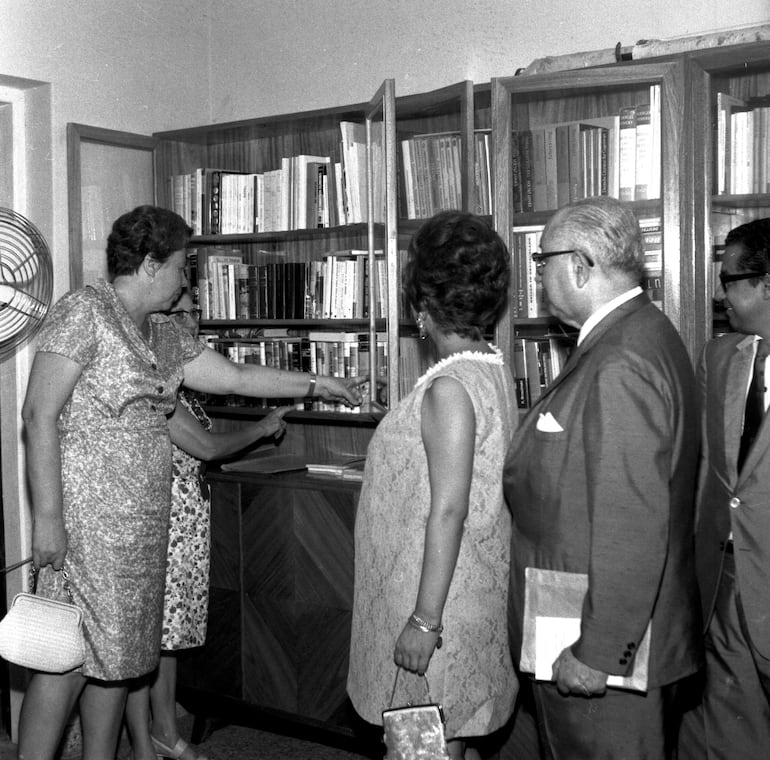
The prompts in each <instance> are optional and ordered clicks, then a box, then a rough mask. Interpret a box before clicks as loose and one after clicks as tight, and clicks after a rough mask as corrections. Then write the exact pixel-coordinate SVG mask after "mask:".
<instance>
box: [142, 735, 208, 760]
mask: <svg viewBox="0 0 770 760" xmlns="http://www.w3.org/2000/svg"><path fill="white" fill-rule="evenodd" d="M150 738H151V739H152V746H153V747H154V748H155V753H156V754H157V756H158V760H162V758H164V757H165V758H168V760H208V758H207V757H206V755H199V754H198V753H197V752H196V751H195V750H194V749H193V748H192V747H191V746H190V745H189V744H188V743H187V742H186V741H185V740H184V739H182V737H181V736H180V737H179V739H177V740H176V744H175V745H174V746H173V747H168V746H166V745H165V744H164V743H163V742H161V741H158V740H157V739H156V738H155V737H154V736H151V737H150Z"/></svg>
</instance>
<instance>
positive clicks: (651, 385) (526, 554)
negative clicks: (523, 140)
mask: <svg viewBox="0 0 770 760" xmlns="http://www.w3.org/2000/svg"><path fill="white" fill-rule="evenodd" d="M541 249H542V253H539V254H535V255H534V256H533V259H534V260H535V261H536V262H537V266H538V271H539V276H540V279H541V282H542V286H543V290H544V295H545V298H546V301H547V303H548V305H549V310H550V312H551V313H552V314H553V315H554V316H556V317H558V318H559V319H560V320H561V321H563V322H565V323H566V324H568V325H572V326H574V327H577V328H579V329H580V333H579V337H578V344H577V346H576V348H575V349H574V350H573V353H572V355H571V356H570V358H569V360H568V361H567V363H566V365H565V367H564V369H563V370H562V372H561V374H560V375H559V376H558V377H557V378H556V379H555V380H554V381H553V383H552V384H551V385H550V386H549V387H548V388H547V389H546V390H545V392H544V393H543V395H542V396H541V398H540V399H539V400H538V402H537V403H536V404H535V405H534V406H533V408H532V409H531V410H530V412H529V413H528V415H527V416H526V417H525V419H524V420H523V422H522V424H521V425H520V427H519V430H518V431H517V433H516V436H515V438H514V440H513V441H512V443H511V447H510V450H509V452H508V457H507V461H506V467H505V475H504V477H505V492H506V497H507V499H508V502H509V505H510V507H511V510H512V512H513V518H514V520H513V522H514V528H513V537H512V553H511V586H510V599H509V626H510V635H511V646H512V650H513V657H514V662H519V661H520V655H521V647H522V620H523V608H524V602H525V568H527V567H534V568H544V569H547V570H559V571H567V572H570V573H580V574H585V575H587V583H588V590H587V592H586V594H585V597H584V599H583V601H582V614H581V617H580V634H579V637H578V638H577V640H576V641H574V642H573V643H571V644H570V645H568V646H566V647H565V648H564V649H563V650H561V653H560V654H558V656H557V657H556V659H555V660H554V661H553V664H552V673H553V681H554V682H550V681H545V680H538V681H535V682H534V687H533V688H534V693H535V706H536V710H537V717H538V724H539V732H540V738H541V742H542V744H543V746H544V747H545V749H546V753H547V756H548V757H549V758H553V760H566V759H569V760H583V759H585V760H599V759H600V758H601V759H602V760H609V759H610V758H612V760H618V759H619V758H623V759H624V760H642V759H648V758H649V759H650V760H651V759H652V758H655V759H656V760H658V759H659V758H664V757H666V756H667V754H668V752H669V751H670V750H671V744H672V741H671V736H670V733H669V729H668V725H667V721H669V719H670V718H671V714H672V711H671V710H670V703H669V701H668V700H669V692H670V691H672V689H671V688H670V687H671V685H673V684H675V683H676V682H677V681H679V680H680V679H683V678H684V677H686V676H688V675H689V674H691V673H693V672H695V671H696V670H697V668H698V666H699V664H700V659H701V651H700V637H699V633H698V620H699V605H698V598H697V590H696V583H695V570H694V558H693V547H692V533H693V512H694V508H693V505H694V487H695V468H696V464H697V452H698V421H697V412H696V407H695V384H694V377H693V371H692V366H691V363H690V359H689V357H688V355H687V351H686V349H685V347H684V345H683V343H682V341H681V339H680V337H679V335H678V334H677V332H676V330H675V329H674V327H673V326H672V324H671V322H670V321H669V320H668V319H667V318H666V317H665V316H664V315H663V314H662V313H661V312H660V311H659V310H658V309H657V308H656V307H655V306H654V305H652V303H651V302H650V300H649V299H648V297H647V296H646V295H645V294H644V292H643V291H642V289H641V288H640V287H639V283H640V279H641V275H642V263H643V255H644V252H643V244H642V237H641V233H640V231H639V226H638V224H637V221H636V218H635V217H634V215H633V213H632V212H631V211H630V210H629V209H628V208H627V207H625V206H624V205H623V204H621V203H620V202H619V201H616V200H614V199H612V198H606V197H601V198H599V197H597V198H589V199H586V200H583V201H579V202H577V203H575V204H572V205H569V206H566V207H564V208H562V209H560V210H559V211H557V212H556V213H555V214H554V215H553V216H552V217H551V219H550V221H549V222H548V224H547V225H546V227H545V230H544V231H543V235H542V238H541ZM648 624H649V625H650V626H651V638H650V653H649V662H648V663H647V667H648V690H647V691H646V692H639V691H627V690H621V689H616V688H609V689H608V688H607V678H608V676H609V675H611V674H612V675H620V676H624V675H628V674H629V673H631V672H632V670H633V668H634V666H635V653H636V651H637V649H638V648H639V645H640V642H641V641H642V638H643V635H644V633H645V630H646V629H647V627H648ZM549 664H550V663H549ZM640 667H641V665H640ZM664 736H665V738H664ZM666 739H668V740H666Z"/></svg>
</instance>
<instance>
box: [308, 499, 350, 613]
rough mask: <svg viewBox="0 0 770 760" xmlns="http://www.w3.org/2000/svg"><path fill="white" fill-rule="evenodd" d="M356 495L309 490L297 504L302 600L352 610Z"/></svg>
mask: <svg viewBox="0 0 770 760" xmlns="http://www.w3.org/2000/svg"><path fill="white" fill-rule="evenodd" d="M356 496H357V495H356V494H351V493H345V492H336V491H305V492H303V494H302V500H301V501H298V503H297V505H296V506H295V508H294V533H295V540H296V550H295V561H296V567H295V594H296V599H297V601H298V602H300V603H309V604H318V605H325V606H328V607H337V608H340V609H343V610H350V609H351V607H352V604H353V524H354V520H355V497H356Z"/></svg>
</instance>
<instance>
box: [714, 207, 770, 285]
mask: <svg viewBox="0 0 770 760" xmlns="http://www.w3.org/2000/svg"><path fill="white" fill-rule="evenodd" d="M725 245H740V246H741V255H740V257H739V258H738V260H737V262H736V263H737V265H738V266H739V267H740V268H741V269H744V270H745V271H747V272H770V217H767V218H765V219H755V220H754V221H753V222H746V224H741V225H740V226H739V227H735V228H734V229H732V230H730V231H729V232H728V233H727V236H726V237H725Z"/></svg>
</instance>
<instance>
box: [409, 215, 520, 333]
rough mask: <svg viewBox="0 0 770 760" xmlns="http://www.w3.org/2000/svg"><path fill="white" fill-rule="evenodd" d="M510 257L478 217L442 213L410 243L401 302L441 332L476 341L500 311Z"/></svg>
mask: <svg viewBox="0 0 770 760" xmlns="http://www.w3.org/2000/svg"><path fill="white" fill-rule="evenodd" d="M509 280H510V256H509V254H508V249H507V248H506V247H505V243H503V241H502V239H501V238H500V236H499V235H498V234H497V233H496V232H495V231H494V230H493V229H492V228H491V227H490V226H489V225H488V224H487V223H486V222H485V221H484V220H483V219H481V218H480V217H478V216H474V215H473V214H469V213H467V212H464V211H443V212H441V213H439V214H436V215H435V216H433V217H431V218H430V219H428V221H426V222H425V223H424V224H423V225H422V226H421V227H420V229H419V230H417V232H416V233H415V234H414V236H413V237H412V240H411V242H410V243H409V257H408V259H407V262H406V265H405V267H404V272H403V276H402V287H403V292H404V298H405V300H406V303H407V305H408V306H410V307H411V308H412V310H413V311H415V312H417V311H421V310H423V309H424V310H426V311H428V312H429V313H430V315H431V317H433V321H434V322H435V323H436V325H437V326H438V327H439V329H440V330H442V331H443V332H445V333H451V332H453V333H457V335H460V336H462V337H466V338H475V339H479V338H481V337H482V336H483V334H484V332H485V331H486V330H488V329H489V328H490V327H492V326H494V324H495V323H496V322H497V320H498V319H499V318H500V315H501V314H502V312H503V309H504V308H505V304H506V301H507V298H508V283H509Z"/></svg>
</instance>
